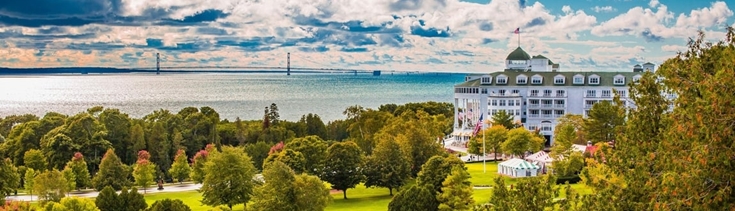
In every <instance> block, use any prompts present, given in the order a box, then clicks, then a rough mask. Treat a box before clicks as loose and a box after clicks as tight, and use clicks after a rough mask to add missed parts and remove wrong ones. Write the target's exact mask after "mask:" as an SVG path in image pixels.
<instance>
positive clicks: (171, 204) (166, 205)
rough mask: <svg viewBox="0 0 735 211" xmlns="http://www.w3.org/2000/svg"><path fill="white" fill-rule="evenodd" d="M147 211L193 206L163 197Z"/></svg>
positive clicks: (182, 210)
mask: <svg viewBox="0 0 735 211" xmlns="http://www.w3.org/2000/svg"><path fill="white" fill-rule="evenodd" d="M230 210H232V209H230ZM146 211H191V208H189V206H187V205H186V204H184V202H183V201H181V200H179V199H161V200H158V201H156V202H153V204H151V207H149V208H148V209H146Z"/></svg>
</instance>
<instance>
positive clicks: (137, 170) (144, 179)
mask: <svg viewBox="0 0 735 211" xmlns="http://www.w3.org/2000/svg"><path fill="white" fill-rule="evenodd" d="M150 157H151V155H150V154H148V152H147V151H145V150H141V151H140V152H138V161H137V162H136V163H135V166H134V167H133V177H134V178H135V184H136V185H138V186H140V187H142V188H143V193H144V194H145V192H146V189H148V187H150V186H151V185H152V184H153V180H154V179H155V178H154V174H155V173H156V164H153V163H151V161H149V160H148V158H150Z"/></svg>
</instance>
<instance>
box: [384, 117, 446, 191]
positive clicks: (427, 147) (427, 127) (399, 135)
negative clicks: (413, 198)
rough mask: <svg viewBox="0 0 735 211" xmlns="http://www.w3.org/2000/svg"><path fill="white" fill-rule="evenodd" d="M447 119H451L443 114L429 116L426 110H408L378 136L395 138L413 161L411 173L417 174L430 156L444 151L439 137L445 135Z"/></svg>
mask: <svg viewBox="0 0 735 211" xmlns="http://www.w3.org/2000/svg"><path fill="white" fill-rule="evenodd" d="M446 121H449V120H447V119H446V118H444V116H443V115H438V116H429V115H428V114H427V113H426V112H424V111H417V112H416V113H414V112H413V111H411V110H408V111H406V112H403V114H401V115H400V116H398V117H394V118H391V119H390V120H389V121H388V123H386V125H385V127H383V129H381V130H380V132H379V134H377V135H376V136H377V137H380V138H379V139H381V140H382V139H389V138H393V139H395V140H396V142H398V144H399V145H400V146H401V151H403V154H404V155H406V157H407V158H408V160H409V161H410V162H411V175H412V176H415V175H416V174H418V172H419V171H421V166H422V165H424V163H426V161H427V160H429V158H431V157H432V156H435V155H440V154H443V153H444V149H443V147H442V146H441V144H440V143H439V142H438V141H437V137H439V136H443V135H444V134H443V132H442V128H444V126H445V124H446Z"/></svg>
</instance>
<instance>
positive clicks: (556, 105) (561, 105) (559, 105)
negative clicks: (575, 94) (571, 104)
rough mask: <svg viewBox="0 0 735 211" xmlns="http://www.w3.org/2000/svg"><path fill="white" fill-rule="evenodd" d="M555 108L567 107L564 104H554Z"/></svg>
mask: <svg viewBox="0 0 735 211" xmlns="http://www.w3.org/2000/svg"><path fill="white" fill-rule="evenodd" d="M554 107H555V108H565V107H567V106H566V104H554Z"/></svg>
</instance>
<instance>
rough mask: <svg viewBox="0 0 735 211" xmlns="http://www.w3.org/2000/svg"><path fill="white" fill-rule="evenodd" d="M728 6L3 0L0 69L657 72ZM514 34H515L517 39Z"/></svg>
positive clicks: (726, 13)
mask: <svg viewBox="0 0 735 211" xmlns="http://www.w3.org/2000/svg"><path fill="white" fill-rule="evenodd" d="M733 6H735V0H726V1H706V0H688V1H684V0H670V1H667V0H574V1H566V0H564V1H561V0H539V1H532V0H5V1H0V67H15V68H28V67H59V66H64V67H69V66H93V67H121V68H143V67H146V68H151V67H155V65H156V59H155V54H156V53H160V55H161V66H186V67H201V66H237V67H242V66H246V67H252V66H279V67H283V66H286V55H287V53H289V52H290V53H291V66H292V67H319V68H347V69H360V70H376V69H377V70H396V71H440V72H493V71H500V70H502V69H503V68H504V66H503V64H504V63H503V62H504V60H505V57H506V56H507V55H508V53H510V52H511V51H512V50H514V49H515V48H517V47H518V45H519V42H518V40H519V38H520V46H521V47H522V48H523V49H524V50H526V51H527V52H528V53H529V54H531V55H539V54H541V55H544V56H546V57H548V58H549V59H551V60H552V61H553V62H555V63H559V64H560V69H561V71H628V70H630V69H632V66H633V65H635V64H640V63H645V62H652V63H655V64H660V63H662V62H663V61H665V60H666V59H667V58H671V57H673V56H675V55H676V52H677V51H681V50H684V49H685V48H686V47H685V46H686V43H687V40H688V38H690V37H694V36H696V35H697V31H698V30H702V31H704V32H705V34H706V37H707V38H708V39H710V40H712V41H717V40H720V39H724V37H725V31H726V28H727V27H728V26H733V25H734V24H735V17H733V10H732V7H733ZM515 29H519V32H520V33H519V34H514V33H513V32H514V30H515Z"/></svg>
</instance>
